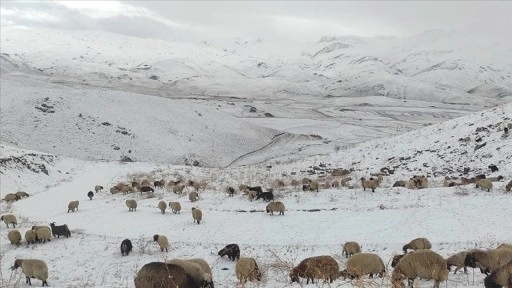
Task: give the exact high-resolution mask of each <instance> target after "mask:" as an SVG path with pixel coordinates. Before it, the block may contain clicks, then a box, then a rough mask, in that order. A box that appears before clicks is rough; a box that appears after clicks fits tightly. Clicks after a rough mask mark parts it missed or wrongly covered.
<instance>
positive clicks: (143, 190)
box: [140, 186, 155, 194]
mask: <svg viewBox="0 0 512 288" xmlns="http://www.w3.org/2000/svg"><path fill="white" fill-rule="evenodd" d="M142 192H155V190H154V189H153V188H151V187H149V186H142V187H140V194H142Z"/></svg>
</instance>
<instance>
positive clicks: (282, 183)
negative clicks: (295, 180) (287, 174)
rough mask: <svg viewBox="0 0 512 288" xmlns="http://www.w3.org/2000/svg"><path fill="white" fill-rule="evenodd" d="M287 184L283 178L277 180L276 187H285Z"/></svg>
mask: <svg viewBox="0 0 512 288" xmlns="http://www.w3.org/2000/svg"><path fill="white" fill-rule="evenodd" d="M285 186H286V185H285V184H284V181H283V180H276V182H275V187H276V188H284V187H285Z"/></svg>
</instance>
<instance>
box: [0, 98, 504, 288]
mask: <svg viewBox="0 0 512 288" xmlns="http://www.w3.org/2000/svg"><path fill="white" fill-rule="evenodd" d="M511 109H512V104H508V105H506V106H502V107H498V108H494V109H490V110H487V111H484V112H482V113H478V114H473V115H468V116H466V117H462V118H458V119H454V120H450V121H449V122H445V123H440V124H437V125H433V126H431V127H427V128H424V129H421V130H418V131H413V132H410V133H406V134H404V135H400V136H396V137H394V138H389V139H380V143H381V145H376V146H373V143H367V144H366V143H363V144H361V145H358V146H355V147H353V148H350V149H342V150H340V151H338V152H332V155H331V157H330V158H331V159H332V161H328V162H324V163H325V164H326V166H328V167H332V168H334V167H341V166H339V165H341V162H342V161H341V159H345V161H355V160H356V159H359V163H358V164H354V165H353V166H352V167H351V168H354V169H355V171H353V172H352V173H351V175H350V176H352V178H354V179H358V178H359V177H361V176H367V175H369V174H370V173H371V172H374V170H377V169H378V168H380V166H379V165H377V164H374V165H371V164H370V162H372V160H367V159H368V158H370V157H371V155H373V153H376V154H378V155H380V157H382V159H389V158H391V155H403V156H406V157H407V156H408V154H407V153H408V151H409V150H416V151H420V150H422V149H424V148H423V145H424V146H426V147H431V148H432V149H437V147H436V145H437V144H439V143H441V142H442V145H447V143H451V144H452V145H453V146H457V149H458V153H453V154H450V153H448V154H449V155H452V156H453V157H454V158H453V159H446V158H445V157H447V156H446V155H444V154H443V153H434V154H432V155H427V156H426V157H429V160H430V162H429V163H434V164H435V165H434V166H433V167H438V168H439V169H440V171H443V169H442V168H453V167H452V166H450V165H454V166H460V167H472V170H471V172H470V173H469V174H468V175H469V176H470V175H474V174H479V173H480V172H483V173H485V174H487V175H494V176H496V175H498V174H500V175H503V176H505V182H504V181H502V182H495V183H494V188H493V191H492V192H490V193H488V192H485V191H482V190H478V189H475V188H474V186H473V185H468V186H462V187H446V188H445V187H441V186H442V179H443V177H444V175H451V176H457V173H456V172H449V171H448V170H444V171H445V172H446V173H444V174H442V175H441V174H439V175H437V174H436V173H435V172H436V171H437V170H436V171H433V170H429V171H425V170H422V171H420V170H418V169H416V170H415V168H416V167H415V160H418V161H419V160H420V159H415V158H414V157H412V158H411V159H409V160H407V163H406V164H403V165H401V166H399V167H396V168H395V170H396V171H395V174H393V175H390V176H385V177H384V181H383V184H382V187H381V188H378V189H377V190H376V192H375V193H371V192H369V191H366V192H365V191H363V190H362V188H361V187H359V185H358V181H355V180H354V181H351V182H350V184H351V185H353V186H354V187H353V188H352V189H349V188H346V187H343V188H331V189H320V192H318V193H316V192H302V191H300V190H301V189H299V188H300V187H297V188H294V187H292V186H291V185H290V181H291V179H301V178H302V177H304V176H308V174H307V173H304V172H301V171H305V170H307V169H308V166H309V165H317V164H320V161H322V159H320V158H310V159H308V158H306V159H301V160H298V159H296V160H295V161H293V162H290V163H286V164H282V165H279V164H274V165H273V166H272V168H269V167H265V165H262V166H259V165H251V166H241V167H232V168H225V169H223V168H200V167H189V166H172V165H164V164H151V163H123V162H89V161H83V160H76V159H72V158H66V157H58V156H55V157H52V158H51V160H48V157H49V156H41V155H44V154H41V153H38V152H34V151H24V150H20V149H19V148H15V147H12V146H7V145H3V146H2V159H9V158H11V159H13V158H17V159H27V161H25V162H23V161H14V160H11V161H3V162H2V163H4V164H3V166H2V175H1V177H2V179H1V180H2V181H1V191H2V197H3V196H4V195H5V194H6V193H8V192H15V191H18V190H24V191H27V192H29V194H31V196H30V197H28V198H25V199H22V200H20V201H17V202H15V203H13V204H6V203H5V202H2V204H1V205H2V206H1V208H2V214H5V213H13V214H15V215H16V216H17V217H18V226H17V228H16V229H19V230H20V231H21V232H22V234H24V232H25V231H26V230H28V229H30V227H31V226H32V225H36V224H45V223H50V222H56V223H57V224H63V223H66V224H67V225H68V226H69V227H70V229H71V231H72V237H71V238H69V239H63V238H61V239H53V240H52V241H51V242H49V243H45V244H36V245H30V246H29V247H26V246H25V245H26V244H25V243H23V244H22V245H21V246H20V247H14V246H12V245H11V244H9V243H8V241H7V237H6V235H7V233H6V232H7V231H8V230H11V229H12V228H9V229H6V228H5V227H3V226H2V227H1V230H2V233H0V237H1V238H0V239H1V241H2V244H1V246H0V249H2V255H3V256H2V259H1V261H2V263H1V273H2V274H1V275H2V277H1V278H2V279H3V281H4V282H3V283H2V285H4V286H7V287H9V285H11V284H12V283H15V282H16V281H17V280H16V279H19V278H20V271H17V272H11V271H10V269H9V267H10V266H11V265H12V263H13V261H14V258H16V257H30V258H39V259H44V260H45V261H46V262H47V263H48V264H49V269H50V279H49V283H50V285H51V286H52V287H76V286H78V287H133V277H134V275H135V274H136V271H137V270H138V269H140V267H142V266H143V265H144V264H145V263H147V262H150V261H163V260H166V259H173V258H193V257H200V258H204V259H205V260H207V261H208V263H210V265H211V266H212V268H213V278H214V280H215V285H216V287H235V286H236V285H237V284H236V277H235V275H234V265H235V263H233V262H230V261H228V260H227V259H219V258H218V256H217V255H216V253H217V251H218V250H220V249H221V248H222V247H223V246H224V245H226V244H229V243H237V244H238V245H240V247H241V251H242V252H241V254H242V256H250V257H254V258H256V259H257V261H258V263H259V265H260V266H261V267H262V270H263V273H264V279H263V282H261V283H259V284H254V285H255V286H263V287H299V285H298V284H294V285H292V284H289V279H288V277H287V274H288V272H289V271H288V269H289V268H290V267H292V266H293V265H297V264H298V262H299V261H300V260H302V259H303V258H305V257H309V256H314V255H324V254H327V255H333V256H334V257H335V258H336V259H337V260H338V262H339V264H340V267H343V266H344V263H345V261H346V260H345V259H344V258H343V257H341V245H342V244H343V243H344V242H345V241H358V242H359V243H360V244H361V245H362V246H363V250H364V251H367V252H374V253H377V254H379V255H380V256H381V257H382V258H383V260H384V262H386V263H387V264H388V265H389V263H390V259H391V257H392V256H393V255H394V254H398V253H400V251H401V247H402V246H403V245H404V244H405V243H406V242H408V241H409V240H411V239H413V238H416V237H427V238H428V239H430V241H431V242H432V244H433V248H432V249H433V250H435V251H437V252H438V253H439V254H441V255H443V256H445V257H448V256H450V255H451V254H453V253H455V252H458V251H461V250H464V249H469V248H474V247H481V248H492V247H495V246H497V245H498V244H499V243H502V242H508V243H510V242H512V232H511V231H512V218H511V216H510V206H511V205H512V198H511V195H512V194H510V193H508V194H507V193H504V191H505V188H504V186H505V184H506V182H508V181H510V177H511V174H512V167H511V166H512V165H511V164H510V161H509V158H510V157H511V155H512V145H511V144H510V143H511V142H510V139H508V138H506V139H505V138H501V135H503V132H502V131H499V130H500V128H501V127H502V125H503V123H506V121H510V116H511V115H512V113H511ZM507 117H508V118H507ZM470 122H471V123H473V124H474V125H471V126H469V124H470ZM502 122H503V123H502ZM489 123H493V124H497V123H501V125H496V126H495V127H489V129H490V132H489V133H488V134H486V135H485V141H487V143H488V144H487V145H486V146H484V147H482V148H481V151H483V152H482V153H484V154H485V155H487V156H485V157H483V158H482V159H487V160H488V161H487V162H482V163H478V162H479V161H478V162H477V163H475V162H472V160H473V159H478V160H480V159H479V158H478V157H477V154H478V153H477V152H478V151H480V150H477V151H476V152H475V153H473V152H472V151H473V150H474V148H473V146H472V144H471V143H469V144H460V143H459V140H458V138H459V136H462V135H471V134H472V133H471V132H470V131H474V130H475V129H476V128H477V127H482V126H486V127H487V126H488V124H489ZM456 128H457V129H456ZM432 131H436V133H432ZM454 131H457V132H454ZM429 136H430V137H429ZM452 136H453V137H452ZM481 136H482V135H481ZM473 137H474V136H472V141H474V140H473V139H474V138H473ZM441 140H442V141H441ZM413 143H414V145H415V146H414V147H412V146H411V145H413ZM479 143H482V142H479ZM439 145H441V144H439ZM448 146H451V145H448ZM448 146H444V148H445V149H446V150H445V152H450V151H451V150H450V148H448ZM368 147H370V148H371V149H369V148H368ZM498 148H499V149H498ZM365 149H369V150H365ZM364 151H368V152H364ZM443 151H444V150H442V149H441V150H440V151H439V152H443ZM486 151H487V153H485V152H486ZM491 151H497V152H496V153H490V152H491ZM472 153H473V154H472ZM337 155H338V156H337ZM340 155H341V157H340ZM336 157H337V158H336ZM417 157H419V156H417ZM29 158H30V159H29ZM500 159H502V160H503V161H501V162H500ZM324 160H325V159H324ZM444 160H447V161H446V162H444ZM366 161H369V163H367V162H366ZM373 161H377V160H373ZM389 161H391V160H389ZM455 161H457V163H458V164H453V163H452V162H455ZM491 162H492V163H494V164H496V165H497V166H498V167H499V168H500V171H499V172H496V173H494V174H491V173H490V171H485V169H484V168H485V167H484V165H488V163H491ZM19 163H32V164H33V165H32V166H30V167H40V166H37V165H36V164H41V163H42V164H45V168H46V170H47V172H48V175H46V174H45V173H43V172H40V173H36V172H32V171H30V170H28V169H27V168H24V167H26V166H24V165H20V164H19ZM376 163H378V164H383V165H384V163H382V162H376ZM420 166H421V165H420ZM423 168H425V167H423ZM408 170H410V171H408ZM292 172H295V173H296V175H293V176H292ZM422 173H428V175H429V183H430V186H431V188H428V189H423V190H407V189H405V188H392V187H391V186H392V183H394V181H395V180H404V179H406V178H408V177H410V176H412V175H415V174H422ZM432 174H436V177H434V176H433V175H432ZM284 175H285V176H284ZM144 177H147V178H148V179H151V180H157V179H161V178H164V179H166V180H175V179H194V180H196V181H199V180H206V181H208V183H209V185H208V188H207V189H206V191H200V193H199V194H200V200H199V201H198V202H194V203H192V202H190V201H189V200H188V196H187V195H186V193H185V194H183V195H176V194H174V193H172V192H169V191H168V190H167V189H160V190H157V191H156V192H155V193H154V194H153V195H151V196H150V195H146V194H144V195H140V194H139V193H136V194H128V195H121V194H115V195H112V194H110V193H109V192H108V189H109V187H112V186H113V185H115V184H116V183H118V182H121V181H125V182H128V181H131V180H132V179H133V178H139V179H141V178H144ZM308 177H310V178H314V179H316V178H317V177H318V179H319V181H320V183H323V182H324V181H325V179H326V178H324V177H321V176H320V175H316V176H315V175H309V176H308ZM328 178H329V179H332V178H331V177H328ZM277 179H282V180H284V181H285V183H286V184H287V186H286V187H285V188H284V189H276V198H277V200H279V201H282V202H283V203H285V205H286V212H285V215H284V216H277V215H274V216H270V215H268V214H265V212H264V209H265V206H266V203H264V202H262V201H261V200H258V201H252V202H250V201H248V200H247V199H246V198H245V197H244V196H242V195H241V194H239V193H238V194H236V195H235V197H233V198H231V197H228V196H227V194H226V193H224V192H223V191H225V188H226V187H227V186H235V187H237V186H238V184H240V183H247V184H250V185H256V184H259V185H262V186H263V187H264V188H269V187H272V185H273V182H274V181H275V180H277ZM97 184H101V185H103V186H104V187H105V188H106V189H105V191H104V192H100V193H97V194H96V195H95V197H94V198H93V200H92V201H90V200H88V198H87V196H86V194H87V191H89V190H92V189H93V187H94V185H97ZM127 199H136V200H137V202H138V208H137V211H136V212H129V211H128V209H127V207H126V206H125V203H124V202H125V200H127ZM72 200H79V201H80V206H79V210H78V211H77V212H70V213H67V210H66V209H67V203H68V202H69V201H72ZM160 200H164V201H166V202H169V201H179V202H181V204H182V211H181V214H172V213H170V212H167V213H165V215H162V214H161V213H160V211H159V210H158V208H157V204H158V202H159V201H160ZM192 207H197V208H200V209H201V210H202V211H203V221H202V222H201V224H200V225H197V224H195V223H193V219H192V216H191V212H190V210H191V208H192ZM153 234H163V235H166V236H167V237H168V238H169V240H170V242H171V249H170V251H169V252H168V253H162V252H160V250H159V248H158V246H157V244H156V242H153V241H152V235H153ZM125 238H128V239H131V241H132V243H133V244H134V251H133V253H132V254H130V255H129V256H127V257H123V256H121V254H120V251H119V245H120V243H121V241H122V240H123V239H125ZM226 268H227V269H226ZM469 271H470V274H469V275H465V274H462V273H459V274H457V275H453V274H450V278H449V281H448V286H449V287H481V286H482V281H483V276H482V275H481V274H480V273H479V272H478V271H472V270H471V269H470V270H469ZM473 273H474V274H473ZM473 279H474V280H473ZM365 281H366V282H367V285H371V286H390V283H389V277H387V278H384V279H383V280H381V279H377V280H375V279H374V280H370V279H367V280H365ZM36 282H37V281H36ZM417 282H418V283H419V285H420V287H430V286H431V285H432V283H429V282H425V281H419V280H417ZM9 283H10V284H9ZM354 284H355V283H351V282H346V281H343V280H337V281H335V283H334V284H333V285H331V286H334V287H343V286H347V287H349V286H352V285H354ZM252 285H253V284H249V285H248V286H252ZM318 285H320V286H321V284H318Z"/></svg>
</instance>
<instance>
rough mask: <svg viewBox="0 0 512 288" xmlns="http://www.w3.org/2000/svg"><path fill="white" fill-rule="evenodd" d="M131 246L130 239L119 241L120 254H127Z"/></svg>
mask: <svg viewBox="0 0 512 288" xmlns="http://www.w3.org/2000/svg"><path fill="white" fill-rule="evenodd" d="M132 248H133V246H132V241H130V239H124V240H123V242H121V256H125V255H126V256H128V254H130V252H131V251H132Z"/></svg>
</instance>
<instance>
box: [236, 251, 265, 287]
mask: <svg viewBox="0 0 512 288" xmlns="http://www.w3.org/2000/svg"><path fill="white" fill-rule="evenodd" d="M235 275H236V278H237V279H238V281H239V282H240V283H246V282H247V281H251V282H252V281H255V280H257V281H260V280H261V272H260V269H259V268H258V264H257V263H256V260H254V258H249V257H242V258H240V259H238V261H237V262H236V266H235Z"/></svg>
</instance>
